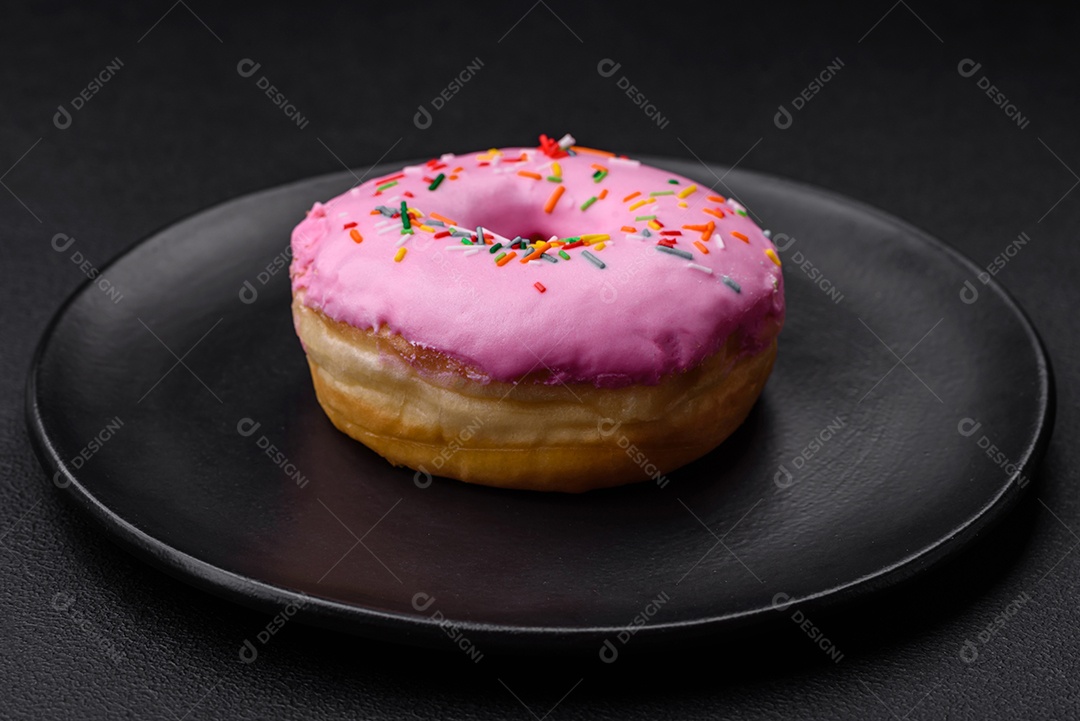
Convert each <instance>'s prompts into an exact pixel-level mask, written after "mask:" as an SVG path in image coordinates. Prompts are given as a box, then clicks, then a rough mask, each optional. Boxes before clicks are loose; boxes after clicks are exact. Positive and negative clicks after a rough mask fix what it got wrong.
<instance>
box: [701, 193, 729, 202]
mask: <svg viewBox="0 0 1080 721" xmlns="http://www.w3.org/2000/svg"><path fill="white" fill-rule="evenodd" d="M705 200H708V201H709V202H710V203H726V202H727V198H725V197H724V196H722V195H708V196H706V197H705Z"/></svg>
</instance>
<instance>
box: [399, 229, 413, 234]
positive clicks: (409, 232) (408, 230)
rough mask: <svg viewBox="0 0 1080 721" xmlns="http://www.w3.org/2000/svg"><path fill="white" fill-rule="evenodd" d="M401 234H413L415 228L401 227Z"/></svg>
mask: <svg viewBox="0 0 1080 721" xmlns="http://www.w3.org/2000/svg"><path fill="white" fill-rule="evenodd" d="M401 234H402V235H412V234H413V229H412V228H402V229H401Z"/></svg>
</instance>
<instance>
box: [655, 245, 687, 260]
mask: <svg viewBox="0 0 1080 721" xmlns="http://www.w3.org/2000/svg"><path fill="white" fill-rule="evenodd" d="M653 247H654V248H656V249H657V250H659V251H660V252H662V253H670V254H671V255H677V256H679V257H680V258H686V259H687V260H693V258H694V254H693V253H687V252H686V251H685V250H679V249H678V248H669V247H667V246H666V245H654V246H653Z"/></svg>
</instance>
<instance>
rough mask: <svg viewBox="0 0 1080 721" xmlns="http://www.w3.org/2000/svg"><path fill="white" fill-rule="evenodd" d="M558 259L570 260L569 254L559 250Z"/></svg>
mask: <svg viewBox="0 0 1080 721" xmlns="http://www.w3.org/2000/svg"><path fill="white" fill-rule="evenodd" d="M559 257H560V258H562V259H563V260H570V254H569V253H567V252H566V251H565V250H560V251H559Z"/></svg>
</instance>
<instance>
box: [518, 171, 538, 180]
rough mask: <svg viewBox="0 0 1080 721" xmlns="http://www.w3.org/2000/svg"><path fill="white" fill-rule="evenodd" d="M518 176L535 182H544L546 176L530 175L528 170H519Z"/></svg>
mask: <svg viewBox="0 0 1080 721" xmlns="http://www.w3.org/2000/svg"><path fill="white" fill-rule="evenodd" d="M518 175H520V176H521V177H523V178H532V179H533V180H543V179H544V176H542V175H540V173H530V172H529V171H528V170H519V171H518Z"/></svg>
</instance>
